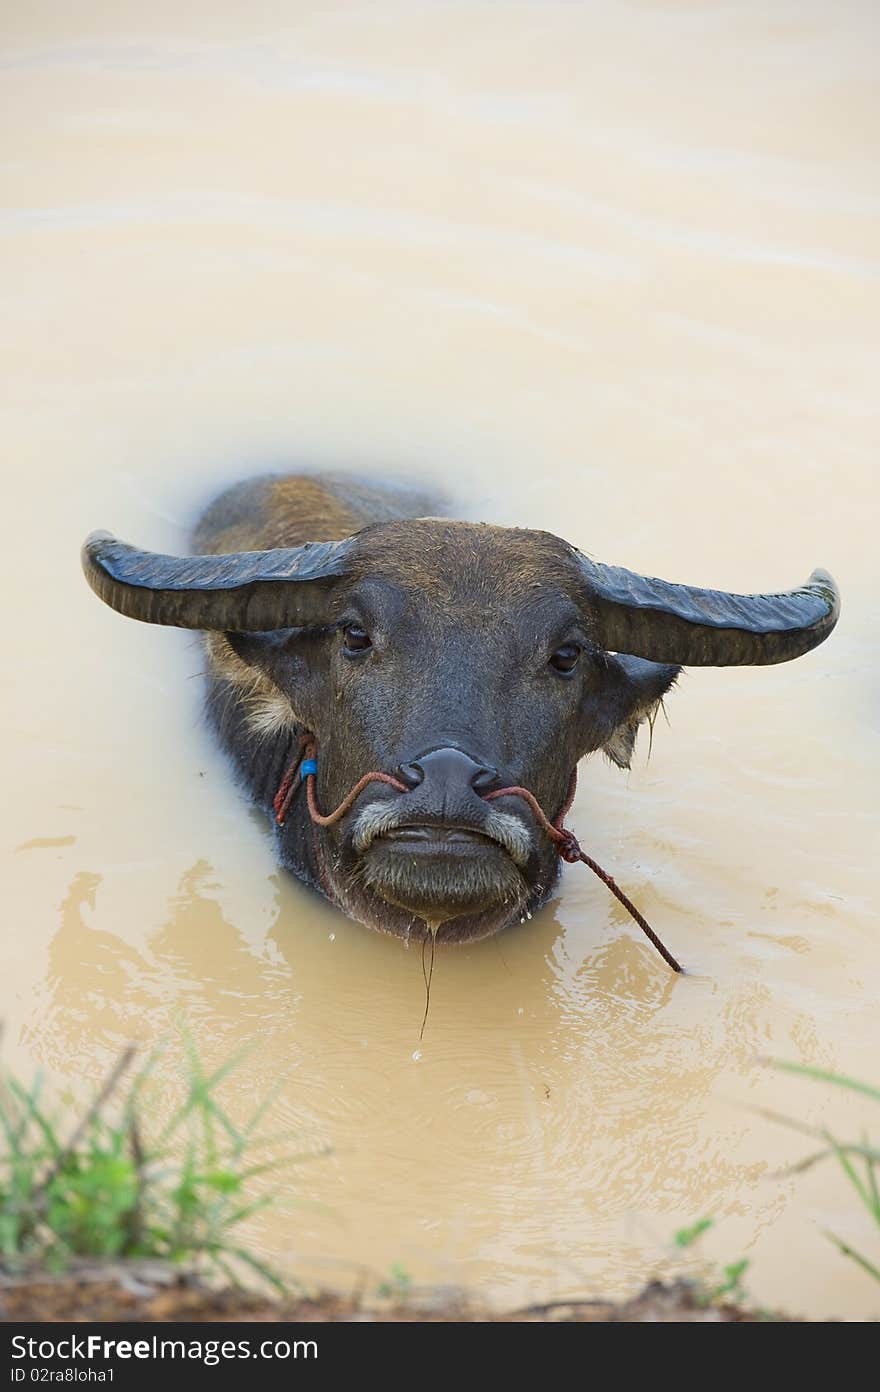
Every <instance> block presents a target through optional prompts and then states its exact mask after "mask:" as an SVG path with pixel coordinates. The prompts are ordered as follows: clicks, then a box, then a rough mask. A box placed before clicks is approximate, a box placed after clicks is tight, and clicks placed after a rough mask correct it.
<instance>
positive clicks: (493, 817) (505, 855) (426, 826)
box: [354, 803, 532, 925]
mask: <svg viewBox="0 0 880 1392" xmlns="http://www.w3.org/2000/svg"><path fill="white" fill-rule="evenodd" d="M354 849H355V852H356V855H357V858H358V870H357V874H356V878H357V881H358V883H359V884H360V885H361V886H362V887H363V888H365V889H367V890H369V891H370V892H371V893H372V894H373V895H376V896H378V897H379V898H380V899H382V900H384V902H385V903H386V904H389V905H392V906H393V907H394V908H397V909H402V910H403V911H404V912H405V913H408V914H411V915H413V916H415V917H417V918H420V919H422V920H423V921H424V922H426V923H428V924H434V925H437V924H442V923H446V922H448V921H449V920H451V919H459V918H462V917H463V916H469V915H479V914H484V913H486V912H487V911H490V910H502V909H504V910H506V913H505V917H507V916H508V915H509V916H511V917H512V916H513V915H514V914H515V913H516V912H518V910H519V909H520V907H521V906H522V905H523V904H524V903H525V902H526V900H527V899H528V897H529V889H528V884H527V882H526V878H525V876H524V873H523V872H524V870H525V867H526V864H527V862H528V860H529V857H530V855H531V853H532V843H531V837H530V834H529V831H528V828H527V827H526V825H525V823H524V822H523V821H522V820H521V819H520V818H518V817H514V816H511V815H510V814H506V813H502V812H500V811H499V812H488V813H487V815H486V819H485V822H484V824H483V825H482V826H480V827H476V826H473V825H462V824H460V823H454V822H442V821H413V822H401V821H400V810H399V809H397V808H396V807H395V806H394V804H390V805H389V804H388V803H385V804H382V805H379V804H374V805H373V806H372V808H371V807H367V808H366V809H364V811H363V812H362V813H361V814H360V815H359V816H358V817H357V819H356V821H355V827H354Z"/></svg>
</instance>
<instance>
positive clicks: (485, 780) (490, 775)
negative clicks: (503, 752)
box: [471, 767, 501, 797]
mask: <svg viewBox="0 0 880 1392" xmlns="http://www.w3.org/2000/svg"><path fill="white" fill-rule="evenodd" d="M500 783H501V777H500V775H499V773H498V770H497V769H494V768H488V767H487V768H481V769H478V770H477V772H476V773H475V774H474V776H473V778H472V779H471V787H472V788H473V790H474V792H475V793H479V794H480V796H481V797H482V796H483V794H484V793H489V792H491V791H492V789H493V788H497V787H498V786H499V784H500Z"/></svg>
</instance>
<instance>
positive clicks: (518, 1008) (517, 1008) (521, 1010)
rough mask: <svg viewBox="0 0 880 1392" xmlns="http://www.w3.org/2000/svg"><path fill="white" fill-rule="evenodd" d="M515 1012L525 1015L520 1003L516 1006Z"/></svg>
mask: <svg viewBox="0 0 880 1392" xmlns="http://www.w3.org/2000/svg"><path fill="white" fill-rule="evenodd" d="M516 1013H517V1015H525V1013H526V1012H525V1011H524V1010H523V1008H522V1006H521V1005H518V1006H517V1007H516Z"/></svg>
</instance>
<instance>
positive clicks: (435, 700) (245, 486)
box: [83, 476, 839, 942]
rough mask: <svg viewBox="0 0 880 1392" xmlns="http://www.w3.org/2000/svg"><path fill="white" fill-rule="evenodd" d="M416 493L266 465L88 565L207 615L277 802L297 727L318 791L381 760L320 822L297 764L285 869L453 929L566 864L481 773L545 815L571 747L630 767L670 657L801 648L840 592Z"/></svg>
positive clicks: (182, 619)
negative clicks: (680, 571)
mask: <svg viewBox="0 0 880 1392" xmlns="http://www.w3.org/2000/svg"><path fill="white" fill-rule="evenodd" d="M428 511H431V512H433V511H435V507H434V505H433V504H432V503H431V502H430V501H429V500H427V499H424V498H420V497H416V496H414V495H408V494H406V493H405V492H397V491H393V490H386V489H384V488H380V487H376V486H365V485H361V484H356V483H353V482H352V481H350V480H346V479H342V478H338V477H323V478H318V477H308V476H289V477H270V478H260V479H256V480H251V481H249V482H245V483H242V484H239V485H237V486H235V487H233V488H230V489H228V490H227V491H226V492H225V493H223V494H222V495H221V496H220V497H219V498H218V499H217V500H216V501H215V502H214V503H213V504H212V505H211V506H210V507H209V508H208V510H207V511H206V512H205V514H204V515H203V517H202V518H201V520H200V521H199V523H198V525H197V527H196V529H195V533H194V536H193V542H192V552H193V554H192V555H190V556H188V557H186V558H180V557H171V556H163V555H157V554H154V553H151V552H146V551H141V550H138V549H136V548H135V547H132V546H128V545H125V544H124V543H122V542H119V541H116V540H114V538H112V537H111V536H109V535H108V534H107V533H95V534H93V535H92V536H91V537H89V539H88V540H87V542H86V544H85V547H84V550H83V565H84V569H85V573H86V576H87V578H88V581H89V583H90V585H91V586H92V588H93V589H94V590H95V592H96V593H97V594H98V595H99V596H100V598H101V599H103V600H104V601H105V603H107V604H109V605H110V606H111V607H112V608H114V609H116V610H118V611H119V612H120V613H122V614H125V615H127V616H128V617H129V618H134V619H141V620H143V621H144V622H147V623H158V624H172V625H175V626H177V627H179V628H190V629H201V630H204V632H205V635H206V639H205V641H206V645H207V653H208V665H209V692H208V709H209V712H210V716H211V720H212V722H213V724H214V726H215V728H216V730H217V733H218V735H219V738H220V741H221V743H222V744H223V746H224V747H225V749H226V750H227V751H228V752H229V754H230V755H231V756H232V758H233V759H234V761H235V763H236V765H237V766H238V769H239V770H240V772H241V775H242V777H243V779H244V781H245V784H246V785H247V787H248V789H249V790H250V792H251V794H252V795H253V797H254V798H255V799H256V801H257V802H258V803H259V804H260V805H261V806H263V807H264V808H266V810H267V811H270V810H271V809H272V807H273V799H276V794H277V793H278V790H279V785H281V784H282V782H283V780H284V776H285V772H286V770H288V768H289V767H290V766H291V765H292V764H295V761H296V757H297V753H298V750H299V741H300V737H301V736H302V735H303V732H305V731H308V732H311V733H312V734H313V735H314V737H315V741H316V746H317V773H316V778H315V780H314V782H313V783H312V787H313V789H314V792H315V796H314V799H313V803H314V806H316V807H319V808H321V809H323V810H324V812H325V813H326V812H328V811H329V810H330V809H333V808H336V807H337V806H338V804H340V803H341V802H342V801H343V800H344V799H345V797H346V795H347V794H348V793H349V792H350V790H351V789H352V787H353V786H354V785H356V784H357V783H358V781H359V780H360V779H361V778H362V776H363V775H364V774H365V773H366V772H368V771H374V770H375V771H378V772H380V773H383V774H384V775H385V781H384V782H378V781H373V782H370V783H369V784H368V785H367V786H365V787H364V788H363V789H362V791H361V792H360V793H359V795H358V796H357V797H356V798H355V799H354V801H353V804H352V806H351V808H350V809H349V810H348V811H347V812H346V813H345V815H342V816H340V817H339V818H338V820H336V821H335V822H334V823H333V824H332V825H321V824H319V823H317V822H315V821H313V819H312V817H311V816H310V815H309V808H308V804H307V797H306V793H307V791H308V789H307V787H304V786H303V784H302V783H301V782H299V781H298V780H296V779H293V780H288V782H289V785H290V793H289V795H288V796H287V797H286V798H285V804H289V806H287V805H285V809H284V810H285V811H286V817H285V819H284V824H283V826H280V827H279V828H278V830H277V835H278V853H279V856H280V859H281V861H282V862H283V864H284V865H285V866H286V867H287V868H288V869H290V870H292V871H293V873H294V874H295V875H297V876H298V877H299V878H300V879H301V880H304V881H306V882H307V883H308V884H310V885H312V886H314V888H316V889H317V890H319V891H320V892H321V893H323V894H324V895H326V897H327V898H329V899H330V900H332V901H333V903H335V904H337V905H338V906H339V907H340V908H341V909H343V910H344V912H345V913H347V914H348V915H349V916H350V917H352V918H355V919H359V920H360V921H361V922H363V923H366V924H369V925H370V926H371V927H373V928H377V929H380V930H382V931H383V932H387V933H393V934H397V935H398V936H400V937H403V938H405V939H407V940H408V939H409V937H410V935H412V936H413V937H414V938H415V939H418V940H425V938H426V936H427V933H428V930H430V931H431V932H432V933H434V934H435V935H437V936H438V937H439V940H441V941H448V942H469V941H473V940H475V939H477V938H481V937H484V936H486V935H487V934H490V933H494V932H497V931H498V930H499V929H501V928H504V927H505V926H506V925H508V924H510V923H511V922H513V921H515V920H519V919H521V918H522V917H523V916H524V915H525V914H526V913H530V912H533V911H534V910H535V909H537V908H538V907H539V906H540V905H541V904H542V903H543V902H544V901H545V900H546V898H547V896H548V895H549V893H550V891H551V889H552V887H553V885H554V882H555V880H556V877H557V874H558V872H559V859H558V856H557V854H556V849H555V847H554V845H553V843H552V841H551V840H550V839H549V837H548V836H547V835H546V834H545V832H544V831H543V830H542V828H541V826H540V824H539V822H538V821H537V820H536V818H535V815H534V813H533V811H532V810H531V808H530V806H529V805H528V804H527V803H526V802H525V801H524V800H523V799H522V798H520V797H514V796H509V797H508V796H501V797H499V798H497V799H490V798H489V796H488V795H489V794H490V793H491V792H492V791H493V790H499V789H501V788H502V787H505V788H506V787H509V786H511V785H519V786H523V787H525V788H527V789H529V790H531V792H532V793H533V794H534V796H535V798H536V799H537V801H538V803H539V804H540V805H541V807H543V808H544V809H546V811H547V813H548V815H549V816H550V817H551V818H552V817H555V816H556V814H557V813H558V812H559V809H560V808H561V807H562V806H563V804H564V802H565V799H566V795H567V790H568V789H569V787H570V783H571V778H572V772H573V770H574V768H575V766H576V765H577V763H578V760H580V759H582V758H583V757H584V755H586V754H590V753H592V752H593V751H595V750H599V749H601V750H603V751H604V752H605V754H606V755H607V756H608V757H609V758H610V759H612V760H613V761H614V763H615V764H618V765H620V767H621V768H627V767H628V766H629V762H630V758H631V756H632V752H633V747H634V744H635V739H636V733H637V731H638V728H639V726H640V725H641V724H642V723H643V722H644V721H645V720H650V719H651V718H652V717H653V714H654V712H655V711H656V709H657V706H658V703H659V702H660V701H661V700H662V698H663V696H664V694H665V693H666V692H668V691H669V689H670V687H671V686H672V684H673V683H674V681H675V679H676V676H677V675H678V673H679V671H680V669H681V667H682V666H710V667H724V666H735V665H741V664H761V663H772V662H786V661H788V660H789V659H790V658H794V657H799V656H800V655H801V654H802V653H806V652H808V651H809V650H810V648H813V647H815V646H816V644H817V643H821V642H822V640H823V639H824V638H826V637H827V636H828V634H829V633H830V632H831V629H832V628H833V627H834V624H835V622H836V620H837V614H838V607H839V600H838V595H837V590H836V588H835V585H834V582H833V581H832V579H831V577H830V576H829V575H827V574H826V573H825V572H822V571H814V572H813V575H812V576H811V577H810V580H809V581H808V582H807V584H805V585H804V586H802V587H801V588H800V589H797V590H792V591H789V592H787V593H784V594H771V595H738V594H726V593H722V592H720V591H718V590H704V589H694V588H691V587H690V586H686V585H675V584H669V583H667V582H666V581H663V580H657V579H650V578H646V577H644V576H641V575H636V574H634V573H633V572H631V571H628V570H623V569H620V568H618V567H616V566H605V565H600V564H598V563H597V562H595V561H593V560H590V559H589V558H588V557H587V556H585V555H583V554H582V553H581V552H579V551H577V550H576V549H575V548H574V547H573V546H571V545H569V543H568V542H566V541H562V540H560V539H559V538H558V537H556V536H552V535H551V534H549V533H548V532H541V531H529V530H520V529H515V528H504V527H493V526H487V525H483V524H474V523H469V522H458V521H452V520H447V519H445V518H438V517H436V516H425V515H423V514H424V513H426V512H428ZM312 767H314V766H312ZM276 805H277V803H276Z"/></svg>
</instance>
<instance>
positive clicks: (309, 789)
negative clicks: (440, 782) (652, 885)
mask: <svg viewBox="0 0 880 1392" xmlns="http://www.w3.org/2000/svg"><path fill="white" fill-rule="evenodd" d="M299 744H300V749H299V754H298V755H297V757H296V758H295V759H294V761H293V763H292V764H291V765H290V768H289V769H288V770H287V772H286V773H285V775H284V778H283V779H282V780H281V786H280V787H279V789H278V792H277V793H276V794H275V798H274V800H273V803H272V806H273V807H274V809H275V820H276V822H277V823H278V825H279V826H284V821H285V818H286V817H287V814H288V812H289V811H290V804H291V803H292V802H293V799H294V796H295V794H296V790H297V788H298V787H299V783H302V782H304V783H305V785H306V800H307V802H308V805H309V816H310V817H311V819H312V821H313V822H314V823H315V825H316V826H321V827H328V826H333V825H334V823H335V822H338V821H339V820H340V818H342V817H344V816H345V814H346V812H348V811H349V810H350V809H351V807H352V806H353V804H354V802H355V799H356V798H357V797H358V796H359V794H360V793H362V792H363V790H364V788H366V786H367V784H368V783H387V784H388V785H389V787H391V788H396V789H397V791H398V792H399V793H408V792H409V791H410V789H409V788H408V787H407V786H406V784H405V783H401V781H400V779H399V778H392V777H391V774H390V773H378V772H373V773H365V774H364V776H363V778H359V779H358V781H357V783H355V785H354V787H353V788H352V790H351V792H350V793H349V794H348V795H347V796H346V797H344V798H343V799H342V802H340V804H339V806H338V807H337V808H336V811H335V812H331V813H330V814H329V815H328V816H326V817H325V816H322V814H321V813H320V812H319V811H318V804H317V801H316V799H315V781H316V775H317V772H318V764H317V751H318V742H317V740H316V739H315V736H314V735H310V734H307V735H301V736H300V741H299ZM297 774H299V782H297ZM576 789H577V769H573V770H572V775H571V782H570V784H569V786H568V795H567V797H566V799H565V802H564V804H563V806H562V810H561V812H560V813H559V816H558V817H557V818H556V820H555V821H553V822H551V821H550V819H549V817H547V816H546V815H545V813H544V810H543V808H542V807H541V805H540V803H539V802H538V799H537V798H536V797H535V795H534V793H531V792H529V790H528V788H521V787H519V785H515V786H513V787H510V788H499V789H498V790H497V792H494V793H486V794H485V795H484V801H485V802H494V800H495V799H496V798H501V797H521V798H522V799H523V800H524V801H525V802H527V803H528V804H529V807H531V809H532V811H533V812H534V814H535V817H536V819H537V821H538V823H539V824H540V825H541V827H543V829H544V831H546V833H547V835H548V836H549V837H550V839H551V841H553V842H554V843H555V845H556V850H557V853H558V854H559V856H560V857H561V858H562V860H564V861H566V863H567V864H568V865H576V864H577V862H578V861H579V860H580V861H583V863H584V865H586V866H588V867H589V868H590V870H592V872H593V874H594V875H598V876H599V879H600V880H601V881H602V883H603V884H605V885H607V886H608V888H609V889H610V890H611V893H612V894H613V895H614V897H615V899H618V900H619V901H620V903H621V904H622V905H623V907H624V908H625V909H626V911H627V913H629V914H630V915H631V916H632V917H633V918H634V919H635V921H636V923H637V924H638V925H639V927H640V928H641V930H642V932H643V933H644V934H645V937H646V938H647V939H648V941H649V942H650V943H652V944H653V946H654V947H655V948H656V949H657V951H658V952H659V953H660V956H661V957H662V958H663V960H664V962H666V964H667V965H668V966H670V967H671V968H672V970H673V971H674V972H683V971H684V968H683V967H682V965H681V963H680V962H677V961H676V960H675V958H674V957H673V955H672V953H671V952H670V951H669V950H668V948H666V947H664V945H663V943H662V942H661V941H660V939H659V938H658V936H657V934H656V933H655V932H654V930H653V928H652V927H651V926H650V924H649V923H648V922H647V921H646V920H645V919H644V918H643V917H642V915H641V914H640V913H639V911H638V909H637V908H636V906H635V904H634V903H633V902H632V900H631V899H628V898H627V896H626V895H625V894H624V892H623V890H622V889H621V888H620V887H619V886H618V885H617V884H616V883H615V881H614V880H613V879H612V878H611V876H610V875H609V874H608V873H607V872H606V871H605V870H603V869H602V867H601V865H597V863H596V861H595V860H593V859H592V858H591V857H590V856H588V855H586V854H585V853H584V851H582V850H581V848H580V844H579V842H578V839H577V837H576V836H575V834H574V832H573V831H569V830H568V828H567V827H564V826H563V825H562V824H563V822H564V821H565V819H566V817H567V816H568V814H569V811H570V810H571V805H572V803H573V802H574V795H575V791H576Z"/></svg>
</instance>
